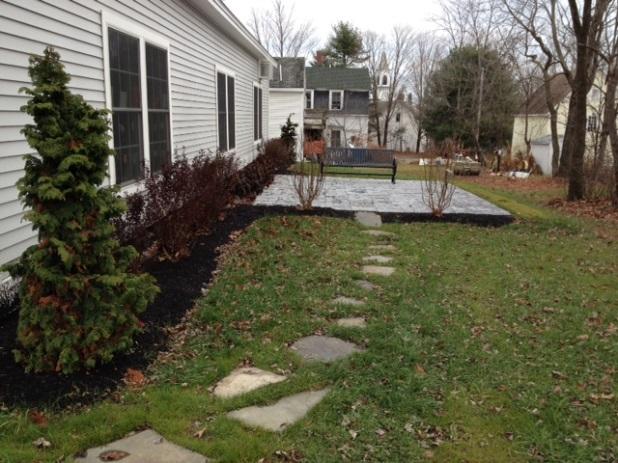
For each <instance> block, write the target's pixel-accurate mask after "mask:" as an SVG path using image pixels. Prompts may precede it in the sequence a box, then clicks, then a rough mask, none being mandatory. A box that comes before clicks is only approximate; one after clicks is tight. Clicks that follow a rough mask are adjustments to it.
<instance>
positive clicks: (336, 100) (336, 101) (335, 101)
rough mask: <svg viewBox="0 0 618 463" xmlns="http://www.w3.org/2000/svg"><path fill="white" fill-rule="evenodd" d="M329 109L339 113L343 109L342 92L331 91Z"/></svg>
mask: <svg viewBox="0 0 618 463" xmlns="http://www.w3.org/2000/svg"><path fill="white" fill-rule="evenodd" d="M330 109H331V110H333V111H341V110H342V109H343V91H342V90H331V92H330Z"/></svg>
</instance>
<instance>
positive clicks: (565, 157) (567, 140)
mask: <svg viewBox="0 0 618 463" xmlns="http://www.w3.org/2000/svg"><path fill="white" fill-rule="evenodd" d="M574 105H575V99H574V98H573V92H571V98H570V99H569V114H568V115H567V123H566V127H565V131H564V138H563V140H562V151H561V153H560V165H559V166H558V177H563V178H566V177H568V175H569V171H570V170H569V166H570V161H571V139H572V138H573V137H572V135H573V129H574V120H573V119H574V117H575V108H574Z"/></svg>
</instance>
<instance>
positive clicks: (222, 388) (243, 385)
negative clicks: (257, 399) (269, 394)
mask: <svg viewBox="0 0 618 463" xmlns="http://www.w3.org/2000/svg"><path fill="white" fill-rule="evenodd" d="M286 379H287V378H286V377H285V376H281V375H276V374H274V373H270V372H268V371H264V370H260V369H259V368H239V369H237V370H234V371H233V372H232V373H231V374H230V375H229V376H227V377H225V378H223V379H222V380H221V381H219V382H218V383H217V385H216V386H215V389H214V390H213V394H214V395H215V396H216V397H220V398H223V399H229V398H231V397H236V396H239V395H242V394H246V393H248V392H251V391H254V390H256V389H259V388H261V387H264V386H268V385H269V384H276V383H280V382H281V381H285V380H286Z"/></svg>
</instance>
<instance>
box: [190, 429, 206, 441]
mask: <svg viewBox="0 0 618 463" xmlns="http://www.w3.org/2000/svg"><path fill="white" fill-rule="evenodd" d="M206 431H207V429H206V428H202V429H200V430H199V431H196V432H195V433H194V434H193V437H195V438H196V439H203V438H204V436H205V435H206Z"/></svg>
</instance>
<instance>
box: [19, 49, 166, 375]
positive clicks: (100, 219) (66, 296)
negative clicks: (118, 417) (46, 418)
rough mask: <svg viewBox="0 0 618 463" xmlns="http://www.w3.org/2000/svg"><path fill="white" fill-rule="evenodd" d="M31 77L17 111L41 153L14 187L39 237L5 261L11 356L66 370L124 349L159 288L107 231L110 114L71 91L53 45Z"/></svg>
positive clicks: (114, 204) (111, 195) (113, 195)
mask: <svg viewBox="0 0 618 463" xmlns="http://www.w3.org/2000/svg"><path fill="white" fill-rule="evenodd" d="M29 75H30V78H31V79H32V82H33V88H32V89H27V88H26V89H22V91H23V92H25V93H26V94H27V95H29V96H30V100H29V101H28V103H27V104H26V105H25V106H24V107H23V108H22V111H24V112H26V113H27V114H29V115H30V116H32V118H33V119H34V124H29V125H26V126H25V128H24V129H23V130H22V133H23V134H24V135H25V136H26V139H27V141H28V143H29V144H30V146H31V147H32V148H33V149H34V150H36V152H37V153H38V154H37V155H27V156H26V157H25V175H24V177H23V178H22V179H21V180H19V182H18V184H17V186H18V189H19V195H20V198H21V200H22V202H23V204H24V205H25V206H26V207H27V208H28V209H29V211H28V212H27V213H26V218H27V219H28V220H29V221H30V222H32V225H33V228H34V229H35V230H36V231H37V232H38V237H39V243H38V244H37V245H34V246H31V247H30V248H29V249H27V250H26V251H25V252H24V254H23V255H22V257H21V259H20V260H19V261H18V262H17V263H16V264H13V265H10V266H7V270H8V271H9V272H10V273H11V275H12V276H13V277H16V278H19V279H20V300H21V309H20V314H19V327H18V333H17V335H18V341H19V344H20V347H19V349H18V350H17V351H16V352H15V355H16V359H17V361H19V362H21V363H23V364H24V365H25V368H26V370H28V371H34V372H44V371H47V372H62V373H71V372H74V371H76V370H78V369H80V368H83V367H86V368H92V367H94V366H95V365H96V364H97V363H99V362H107V361H109V360H111V359H112V357H113V355H114V354H115V353H116V352H120V351H124V350H126V349H128V348H129V347H130V346H131V344H132V339H133V336H134V335H135V334H136V333H137V332H138V331H139V330H140V327H141V322H140V321H139V319H138V314H139V313H140V312H143V311H144V310H145V309H146V307H147V306H148V304H149V303H150V302H151V301H152V300H153V299H154V297H155V295H156V294H157V292H158V288H157V286H156V284H155V280H154V278H153V277H151V276H150V275H147V274H135V273H131V272H130V271H129V268H130V266H131V264H132V262H133V261H134V260H135V258H136V257H137V253H136V251H135V250H134V249H133V248H131V247H121V246H120V244H119V243H118V241H117V240H116V239H115V236H114V235H115V230H114V227H113V225H112V223H111V222H112V219H114V218H116V217H118V216H119V215H121V214H122V213H123V211H124V210H125V204H124V201H123V200H122V199H120V197H119V196H118V193H117V190H116V189H111V188H104V187H101V185H102V183H103V181H104V180H105V178H106V175H107V170H108V159H109V156H110V155H111V154H113V151H112V150H111V149H110V148H109V122H108V118H107V112H106V111H104V110H96V109H94V108H93V107H92V106H90V105H89V104H88V103H86V102H85V101H84V100H83V98H82V97H81V96H79V95H73V94H72V93H71V92H70V91H69V90H68V88H67V84H68V82H69V80H70V78H69V76H68V75H67V73H66V72H65V70H64V66H63V65H62V64H61V63H60V56H59V55H58V53H56V52H55V51H54V50H53V49H51V48H47V49H46V50H45V53H44V55H43V56H41V57H36V56H32V57H31V58H30V68H29Z"/></svg>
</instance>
